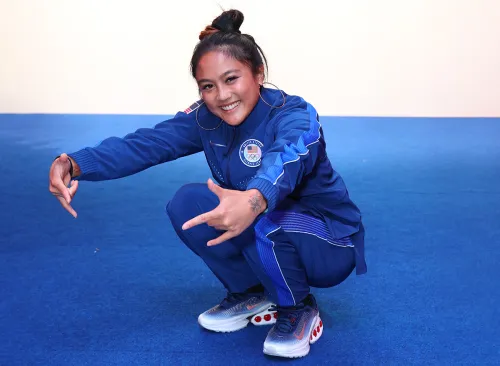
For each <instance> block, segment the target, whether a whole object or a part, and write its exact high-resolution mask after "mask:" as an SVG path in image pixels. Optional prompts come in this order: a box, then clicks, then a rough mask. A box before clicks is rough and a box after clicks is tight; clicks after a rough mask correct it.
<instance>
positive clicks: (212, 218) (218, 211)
mask: <svg viewBox="0 0 500 366" xmlns="http://www.w3.org/2000/svg"><path fill="white" fill-rule="evenodd" d="M208 188H209V189H210V190H211V191H212V192H213V193H215V194H216V195H217V197H219V201H220V203H219V205H218V206H217V207H216V208H215V209H213V210H212V211H210V212H206V213H204V214H201V215H199V216H196V217H195V218H193V219H191V220H189V221H187V222H186V223H185V224H184V225H183V226H182V229H183V230H188V229H190V228H192V227H193V226H196V225H200V224H204V223H206V224H207V225H209V226H212V227H214V228H216V229H218V230H223V231H225V233H224V234H222V235H221V236H219V237H218V238H216V239H214V240H210V241H209V242H208V243H207V245H208V246H212V245H217V244H220V243H222V242H224V241H226V240H229V239H231V238H234V237H235V236H238V235H240V234H241V233H242V232H243V231H245V230H246V229H247V228H248V227H249V226H250V225H251V224H252V223H253V222H254V221H255V219H256V218H257V216H259V215H260V214H261V213H262V212H264V211H265V209H266V207H267V204H266V201H265V199H264V197H262V194H261V193H260V192H259V191H258V190H256V189H251V190H248V191H243V192H241V191H235V190H230V189H224V188H222V187H220V186H218V185H216V184H215V183H214V182H213V181H212V180H211V179H209V180H208Z"/></svg>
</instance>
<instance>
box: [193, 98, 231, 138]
mask: <svg viewBox="0 0 500 366" xmlns="http://www.w3.org/2000/svg"><path fill="white" fill-rule="evenodd" d="M203 104H205V102H203V103H202V104H201V105H200V106H199V107H198V108H196V112H195V114H194V116H195V118H196V123H197V124H198V126H200V128H201V129H203V130H205V131H213V130H216V129H218V128H219V127H220V125H221V124H222V122H224V121H223V120H222V119H221V120H220V123H219V124H218V125H217V126H216V127H214V128H205V127H203V126H202V125H201V124H200V121H198V111H199V110H200V108H201V106H202V105H203Z"/></svg>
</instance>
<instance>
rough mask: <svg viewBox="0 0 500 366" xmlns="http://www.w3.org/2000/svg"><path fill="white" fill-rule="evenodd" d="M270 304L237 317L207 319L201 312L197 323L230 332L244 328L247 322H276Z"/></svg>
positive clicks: (211, 328)
mask: <svg viewBox="0 0 500 366" xmlns="http://www.w3.org/2000/svg"><path fill="white" fill-rule="evenodd" d="M271 306H272V304H267V305H265V306H261V307H259V308H256V312H255V313H253V314H246V315H242V316H239V317H232V318H229V319H225V320H217V321H212V322H211V321H207V320H206V319H204V317H203V314H201V315H200V316H199V317H198V324H200V325H201V326H202V327H203V328H205V329H208V330H211V331H213V332H221V333H230V332H236V331H238V330H241V329H243V328H245V327H246V326H247V325H248V324H249V323H252V324H254V325H257V326H261V325H268V324H274V323H276V317H277V315H276V311H270V310H269V308H270V307H271Z"/></svg>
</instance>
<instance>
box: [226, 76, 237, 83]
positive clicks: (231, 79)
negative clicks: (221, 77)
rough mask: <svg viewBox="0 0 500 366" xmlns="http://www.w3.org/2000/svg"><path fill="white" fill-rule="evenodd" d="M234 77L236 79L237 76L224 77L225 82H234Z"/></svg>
mask: <svg viewBox="0 0 500 366" xmlns="http://www.w3.org/2000/svg"><path fill="white" fill-rule="evenodd" d="M236 79H238V76H230V77H228V78H227V79H226V83H228V84H231V83H232V82H234V81H235V80H236Z"/></svg>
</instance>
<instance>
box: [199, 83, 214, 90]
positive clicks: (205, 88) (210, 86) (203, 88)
mask: <svg viewBox="0 0 500 366" xmlns="http://www.w3.org/2000/svg"><path fill="white" fill-rule="evenodd" d="M212 87H213V85H212V84H205V85H203V86H202V87H201V90H210V89H211V88H212Z"/></svg>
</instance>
